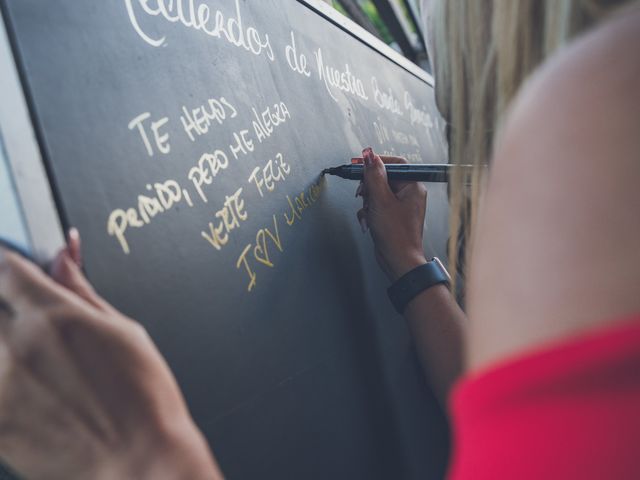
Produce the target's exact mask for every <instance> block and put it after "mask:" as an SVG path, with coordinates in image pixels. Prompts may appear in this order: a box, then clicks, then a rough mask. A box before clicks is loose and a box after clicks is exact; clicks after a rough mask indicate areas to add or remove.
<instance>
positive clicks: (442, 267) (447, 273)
mask: <svg viewBox="0 0 640 480" xmlns="http://www.w3.org/2000/svg"><path fill="white" fill-rule="evenodd" d="M431 261H432V262H436V263H437V264H438V267H440V269H441V270H442V271H443V272H444V274H445V275H446V276H447V279H448V280H449V282H451V275H449V272H448V271H447V269H446V268H445V266H444V265H443V263H442V262H441V261H440V259H439V258H438V257H433V258H432V259H431Z"/></svg>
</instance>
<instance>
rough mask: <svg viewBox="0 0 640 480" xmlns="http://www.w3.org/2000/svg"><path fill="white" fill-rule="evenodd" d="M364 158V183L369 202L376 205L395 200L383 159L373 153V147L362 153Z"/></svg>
mask: <svg viewBox="0 0 640 480" xmlns="http://www.w3.org/2000/svg"><path fill="white" fill-rule="evenodd" d="M362 157H363V159H364V173H363V183H364V189H365V192H366V194H367V196H368V197H369V198H368V200H369V202H370V203H374V204H375V203H376V202H385V201H388V200H389V199H391V198H394V195H393V192H392V191H391V187H390V186H389V182H388V180H387V171H386V170H385V168H384V163H383V162H382V159H381V158H380V157H379V156H378V155H376V154H374V153H373V150H372V149H371V147H368V148H365V149H364V150H363V151H362Z"/></svg>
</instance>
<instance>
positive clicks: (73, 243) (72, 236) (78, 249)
mask: <svg viewBox="0 0 640 480" xmlns="http://www.w3.org/2000/svg"><path fill="white" fill-rule="evenodd" d="M67 250H68V252H69V256H70V257H71V259H72V260H73V261H74V263H75V264H76V265H77V266H78V267H82V243H81V239H80V232H78V229H77V228H71V229H70V230H69V234H68V235H67Z"/></svg>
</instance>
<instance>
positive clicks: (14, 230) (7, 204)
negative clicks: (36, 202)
mask: <svg viewBox="0 0 640 480" xmlns="http://www.w3.org/2000/svg"><path fill="white" fill-rule="evenodd" d="M0 237H2V238H4V239H7V240H10V241H11V242H13V243H15V244H17V245H19V246H21V247H23V248H25V249H29V244H30V242H29V240H28V236H27V231H26V228H25V224H24V220H23V218H22V213H21V211H20V204H19V202H18V198H17V196H16V192H15V188H14V185H13V181H12V178H11V172H10V170H9V162H8V160H7V158H6V156H5V151H4V147H3V145H2V137H1V136H0Z"/></svg>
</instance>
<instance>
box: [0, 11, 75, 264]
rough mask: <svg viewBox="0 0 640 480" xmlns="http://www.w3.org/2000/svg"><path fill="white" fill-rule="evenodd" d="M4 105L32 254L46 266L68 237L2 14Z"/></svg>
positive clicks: (12, 170) (0, 129)
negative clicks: (63, 230)
mask: <svg viewBox="0 0 640 480" xmlns="http://www.w3.org/2000/svg"><path fill="white" fill-rule="evenodd" d="M0 105H2V108H0V133H1V134H2V139H3V143H4V149H5V153H6V156H7V162H8V166H9V175H11V177H12V178H13V182H14V185H15V188H16V191H17V195H18V201H19V202H20V204H21V207H22V208H21V209H22V212H23V213H24V221H25V225H26V228H27V234H28V236H29V240H30V243H31V253H32V255H33V256H34V257H35V258H36V259H37V260H39V261H43V262H44V261H47V260H50V259H51V258H52V257H53V256H54V255H55V253H56V252H57V251H58V250H59V249H60V248H61V247H62V246H63V245H64V235H63V233H62V226H61V223H60V217H59V215H58V211H57V209H56V206H55V202H54V199H53V194H52V190H51V185H50V184H49V180H48V177H47V172H46V169H45V165H44V163H43V159H42V155H41V152H40V147H39V145H38V141H37V138H36V133H35V129H34V127H33V123H32V122H31V116H30V114H29V108H28V106H27V101H26V97H25V92H24V89H23V87H22V83H21V81H20V75H19V73H18V68H17V66H16V61H15V58H14V56H13V51H12V49H11V43H10V41H9V35H8V32H7V27H6V24H5V19H4V17H3V15H2V11H1V10H0Z"/></svg>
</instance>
